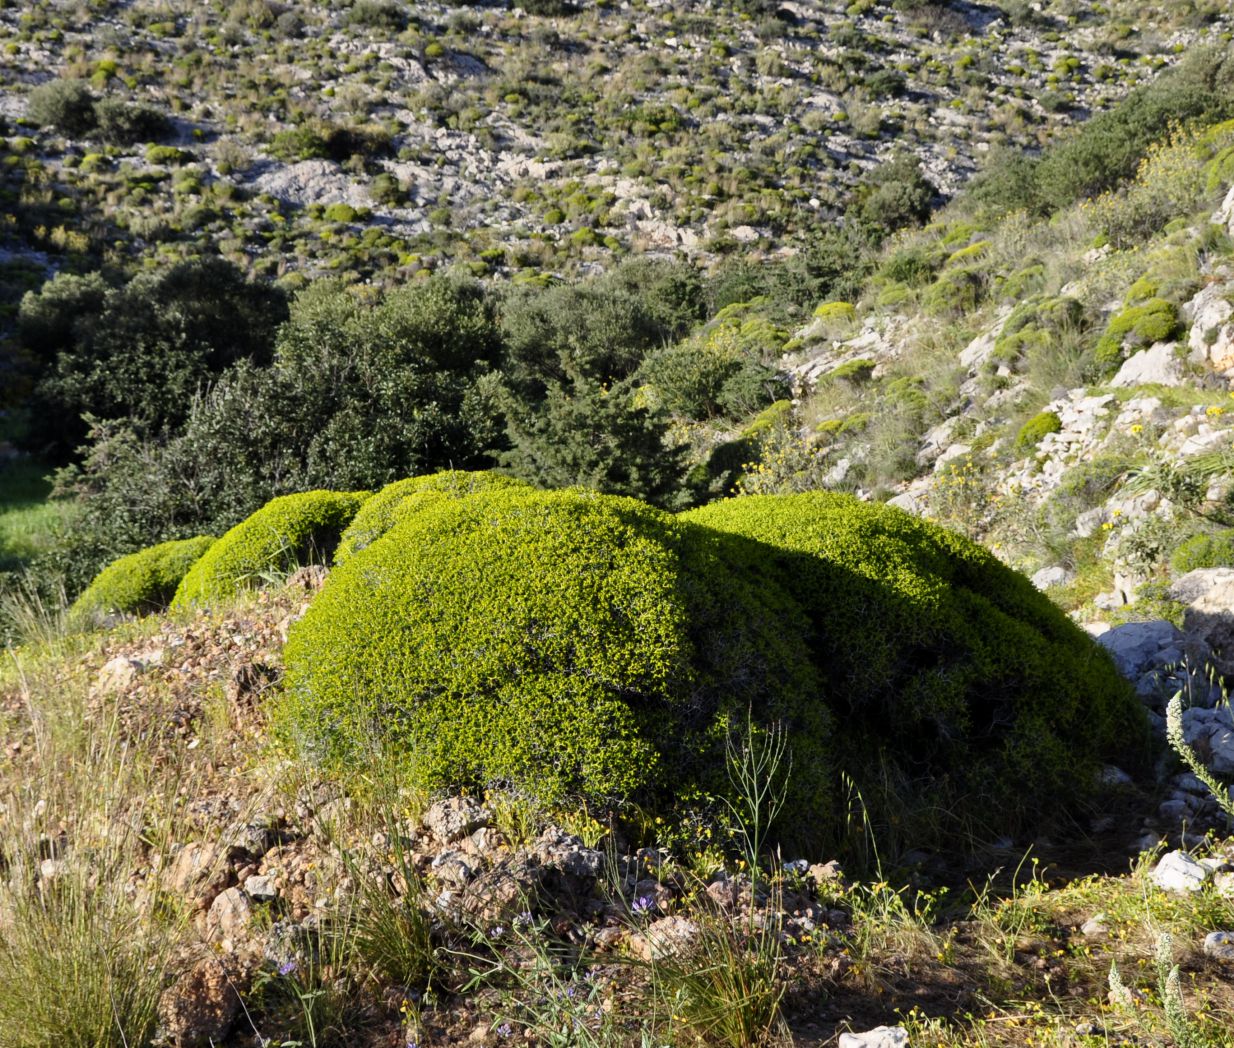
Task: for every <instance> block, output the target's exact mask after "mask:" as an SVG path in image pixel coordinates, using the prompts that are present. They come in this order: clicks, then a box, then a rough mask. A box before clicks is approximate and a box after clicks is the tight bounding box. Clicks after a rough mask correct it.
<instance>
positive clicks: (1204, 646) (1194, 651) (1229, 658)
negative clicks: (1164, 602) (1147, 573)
mask: <svg viewBox="0 0 1234 1048" xmlns="http://www.w3.org/2000/svg"><path fill="white" fill-rule="evenodd" d="M1170 598H1171V599H1172V600H1176V601H1178V602H1179V603H1180V604H1185V605H1186V606H1187V610H1186V612H1185V613H1184V615H1183V629H1184V630H1185V632H1186V634H1187V638H1186V640H1187V651H1188V654H1189V655H1190V656H1191V657H1192V659H1193V660H1195V659H1199V658H1206V659H1207V661H1208V662H1209V664H1210V665H1211V666H1212V667H1213V669H1214V670H1216V671H1217V673H1219V674H1220V675H1221V676H1223V677H1227V676H1230V675H1234V568H1200V569H1197V570H1196V571H1191V572H1188V573H1187V574H1186V575H1184V576H1183V577H1182V578H1181V579H1178V580H1177V581H1176V582H1175V583H1174V584H1173V585H1172V586H1171V587H1170Z"/></svg>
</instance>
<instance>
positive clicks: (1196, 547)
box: [1170, 531, 1234, 574]
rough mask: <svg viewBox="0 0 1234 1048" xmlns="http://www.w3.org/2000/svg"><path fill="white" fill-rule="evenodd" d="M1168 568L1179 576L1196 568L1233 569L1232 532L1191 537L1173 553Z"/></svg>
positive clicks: (1233, 548)
mask: <svg viewBox="0 0 1234 1048" xmlns="http://www.w3.org/2000/svg"><path fill="white" fill-rule="evenodd" d="M1170 567H1172V568H1173V569H1174V570H1175V571H1176V572H1178V573H1179V574H1186V573H1187V572H1188V571H1195V570H1196V569H1197V568H1230V567H1234V531H1219V532H1217V533H1216V534H1215V535H1192V536H1191V538H1189V539H1187V541H1186V542H1184V543H1183V544H1182V545H1180V546H1179V547H1178V549H1176V550H1175V551H1174V554H1173V556H1171V557H1170Z"/></svg>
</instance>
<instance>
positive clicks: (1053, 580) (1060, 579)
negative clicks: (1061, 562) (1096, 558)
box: [1032, 565, 1075, 590]
mask: <svg viewBox="0 0 1234 1048" xmlns="http://www.w3.org/2000/svg"><path fill="white" fill-rule="evenodd" d="M1074 578H1075V572H1073V571H1068V570H1067V569H1066V568H1064V567H1060V566H1058V565H1055V566H1053V567H1049V568H1042V569H1041V570H1040V571H1038V572H1036V573H1035V574H1034V575H1033V580H1032V581H1033V585H1034V586H1036V587H1037V588H1038V589H1039V590H1048V589H1053V588H1055V587H1056V586H1066V585H1067V584H1068V583H1069V582H1070V581H1071V580H1072V579H1074Z"/></svg>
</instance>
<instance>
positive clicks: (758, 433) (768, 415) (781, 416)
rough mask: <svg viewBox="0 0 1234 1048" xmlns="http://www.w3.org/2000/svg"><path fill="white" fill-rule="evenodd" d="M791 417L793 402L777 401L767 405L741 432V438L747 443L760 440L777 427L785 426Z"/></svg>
mask: <svg viewBox="0 0 1234 1048" xmlns="http://www.w3.org/2000/svg"><path fill="white" fill-rule="evenodd" d="M792 415H793V402H792V401H791V400H777V401H776V402H775V403H774V404H769V405H767V407H765V408H763V410H762V411H760V412H759V413H758V414H757V415H755V416H754V418H753V419H751V420H750V424H749V425H748V426H746V428H745V429H743V430H742V431H741V437H742V439H743V440H747V441H749V440H761V439H762V438H763V437H765V436H767V434H768V433H770V432H772V431H773V430H774V429H776V428H777V427H778V426H783V425H785V424H787V422H788V420H789V419H790V418H792Z"/></svg>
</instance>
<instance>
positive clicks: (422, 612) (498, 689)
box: [277, 488, 831, 817]
mask: <svg viewBox="0 0 1234 1048" xmlns="http://www.w3.org/2000/svg"><path fill="white" fill-rule="evenodd" d="M737 544H738V543H737V540H735V539H733V538H732V537H730V536H723V535H719V534H713V533H711V532H708V531H707V530H705V529H702V528H698V527H694V526H691V525H689V524H687V523H686V522H684V521H682V520H680V519H678V518H675V517H673V516H672V515H670V514H667V513H664V512H661V511H659V510H656V509H653V508H651V507H650V506H647V505H644V504H643V503H640V502H637V501H635V500H633V499H626V498H618V497H615V496H603V495H597V494H595V493H591V492H584V491H579V490H567V491H555V492H542V491H535V490H532V489H516V488H508V489H501V490H490V491H486V492H482V493H479V494H475V495H470V496H466V497H463V498H440V499H437V500H434V501H431V502H426V503H425V504H424V505H423V506H422V507H421V508H420V509H419V510H418V511H417V512H416V513H414V514H412V515H410V516H408V517H407V518H406V519H405V520H404V521H402V522H401V523H399V524H397V525H395V526H394V527H393V528H392V529H391V530H390V531H389V532H387V533H386V534H385V535H384V536H382V537H381V538H380V539H378V540H377V541H376V542H374V543H373V544H372V545H371V546H369V547H368V548H367V549H364V550H361V551H360V552H358V553H356V554H354V555H353V556H351V557H350V558H349V559H348V560H347V561H346V563H344V564H341V565H339V566H338V567H337V568H336V569H335V570H334V571H333V572H332V573H331V576H330V579H329V581H328V582H327V583H326V586H325V588H324V589H323V590H322V592H321V593H320V594H319V595H318V597H317V598H316V600H315V601H314V602H313V604H312V606H311V607H310V608H309V610H308V612H307V614H306V615H305V617H304V618H303V619H302V620H301V621H300V622H298V623H297V624H296V625H295V627H294V628H293V629H292V631H291V635H290V637H289V639H288V643H287V646H286V649H285V652H284V658H285V664H286V667H287V678H286V691H285V701H284V703H283V705H282V707H281V709H280V711H279V713H278V716H277V726H278V728H279V730H280V732H281V734H282V736H283V737H284V738H287V739H290V740H292V741H294V742H295V743H296V744H298V745H299V746H300V747H302V748H303V749H305V750H307V751H308V752H310V753H316V754H318V755H320V756H321V757H322V758H323V759H325V760H326V761H327V763H329V762H332V761H333V762H345V761H348V760H351V759H354V758H355V757H356V756H357V755H360V754H364V753H367V752H370V751H371V748H372V747H373V746H375V745H384V746H389V747H393V748H394V750H395V751H396V752H397V751H401V752H403V753H405V754H407V755H408V756H409V757H410V758H411V760H410V761H409V768H410V769H411V770H412V771H413V773H414V774H416V775H417V776H419V777H420V778H421V779H422V780H423V781H424V783H425V784H426V785H429V786H437V787H440V786H459V785H470V786H483V785H486V784H489V783H493V782H503V783H510V784H514V785H516V786H517V787H518V788H520V789H523V790H526V791H530V792H532V793H535V794H537V795H539V796H541V797H544V798H548V799H557V800H560V799H562V798H564V797H567V796H573V795H581V796H584V797H586V798H588V799H590V800H592V801H596V802H601V803H603V802H609V801H612V800H614V799H620V798H624V797H630V796H636V797H638V799H639V800H641V801H642V802H644V803H649V804H653V805H655V804H661V805H664V804H667V805H669V806H671V805H672V804H674V803H678V804H689V803H691V802H692V800H694V799H697V798H698V797H700V796H702V795H704V794H714V793H716V792H717V791H722V790H724V789H726V788H727V783H726V781H725V776H724V772H723V766H724V760H723V752H724V740H725V737H726V733H727V731H728V727H727V726H728V724H729V722H730V721H731V722H732V725H733V727H734V728H735V727H736V726H737V724H738V723H740V724H742V725H744V723H745V720H746V714H747V711H750V712H751V715H752V716H753V718H754V721H755V723H756V724H764V725H766V724H769V723H771V722H774V721H778V720H781V719H787V720H788V722H789V723H791V724H792V725H793V726H794V728H795V731H796V735H795V741H794V749H795V758H796V761H797V763H796V765H795V767H794V781H793V789H794V797H795V799H796V801H797V803H798V804H799V805H800V806H802V807H804V808H805V809H807V810H808V811H809V812H811V813H812V814H814V815H815V816H820V817H821V816H823V815H824V814H825V812H826V802H825V797H824V792H825V789H824V787H825V784H826V783H827V782H828V780H829V774H828V772H829V769H830V762H829V760H828V759H827V747H828V745H829V741H830V738H831V731H830V723H829V719H828V715H827V712H826V709H825V708H824V707H823V706H822V705H820V704H818V703H816V702H814V701H813V696H814V695H816V694H817V691H818V681H817V677H816V674H815V673H814V671H813V669H812V668H811V666H810V664H809V659H808V657H807V656H808V653H807V651H806V648H805V645H804V639H803V637H802V636H801V635H800V634H799V633H796V632H795V630H794V626H793V624H794V623H795V622H797V621H798V615H797V611H796V609H795V607H794V606H793V604H792V602H791V601H790V600H788V599H787V598H786V597H784V595H783V594H782V593H781V592H780V591H779V590H778V589H777V588H776V587H774V586H768V587H760V586H751V585H750V584H749V583H748V581H747V580H746V578H745V577H744V576H743V575H742V574H741V573H740V572H739V571H738V570H736V569H735V568H734V567H733V564H734V562H735V561H736V560H737V558H736V557H735V555H734V552H733V548H734V547H735V546H736V545H737Z"/></svg>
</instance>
